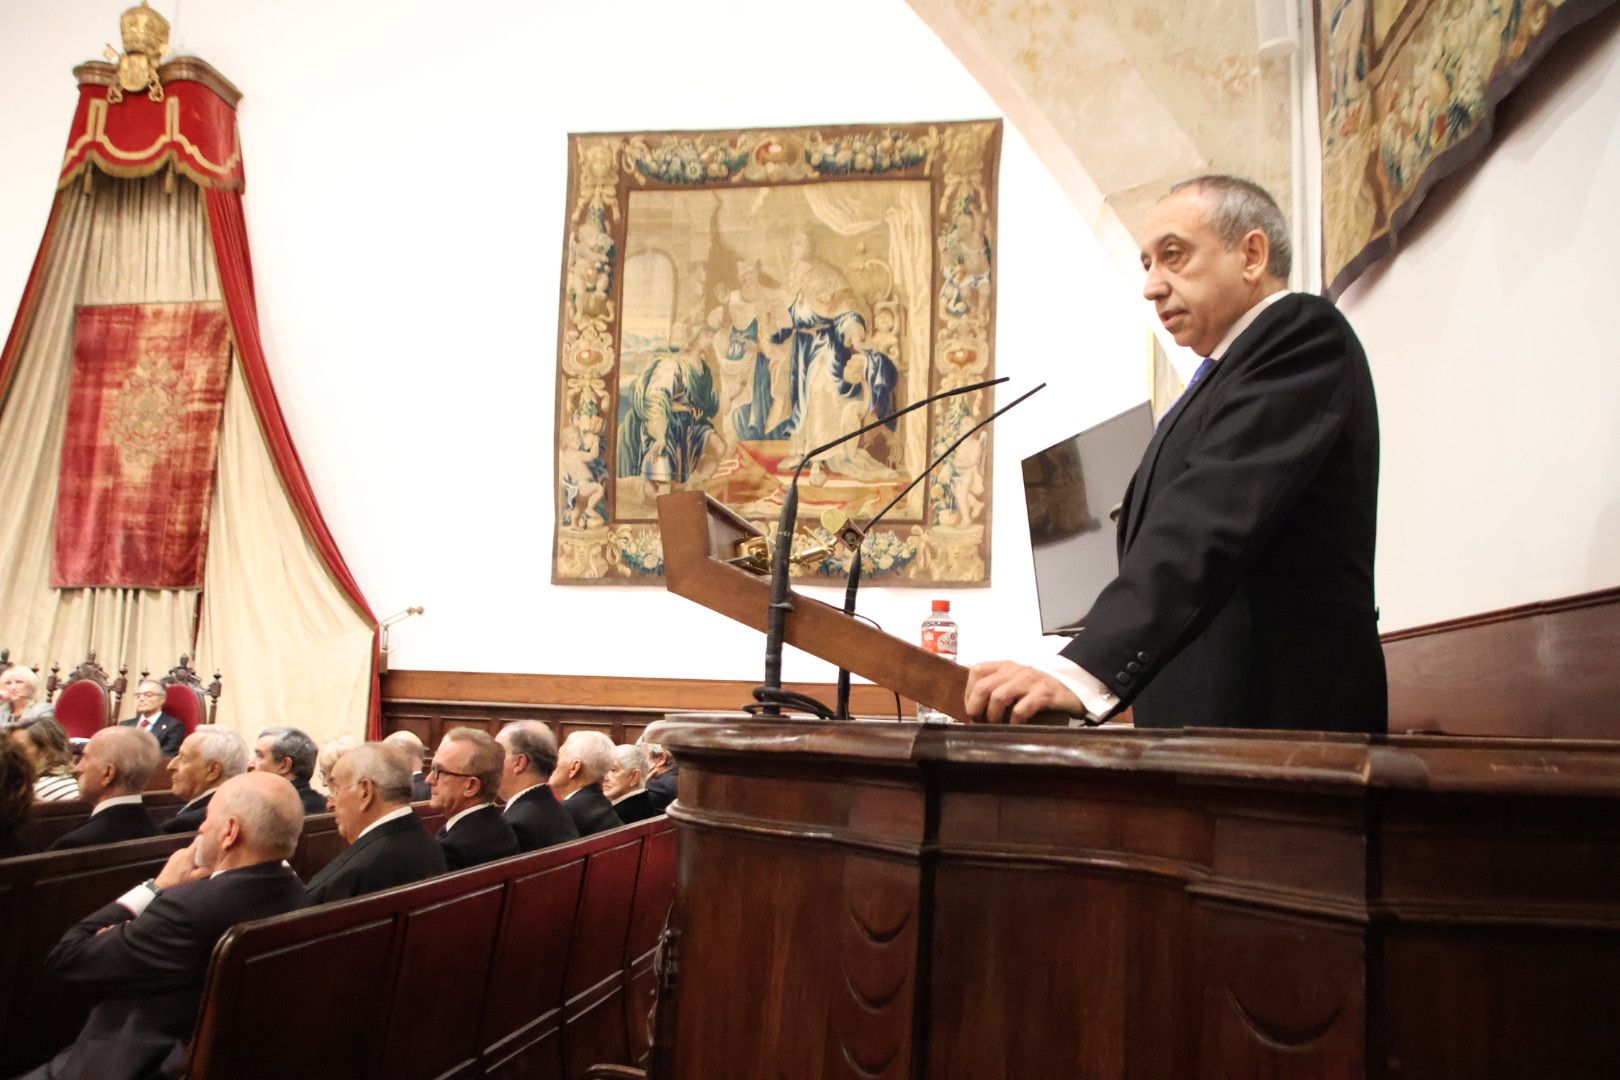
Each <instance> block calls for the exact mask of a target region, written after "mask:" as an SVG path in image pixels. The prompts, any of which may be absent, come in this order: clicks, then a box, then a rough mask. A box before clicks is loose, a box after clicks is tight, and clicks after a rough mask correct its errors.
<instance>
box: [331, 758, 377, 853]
mask: <svg viewBox="0 0 1620 1080" xmlns="http://www.w3.org/2000/svg"><path fill="white" fill-rule="evenodd" d="M367 803H368V801H367V799H366V787H365V785H364V784H361V783H359V782H357V781H356V780H355V778H354V770H353V769H351V768H349V763H348V762H347V761H345V760H343V759H342V758H338V763H337V764H336V765H334V766H332V812H333V813H334V814H336V815H337V828H338V833H339V834H341V835H342V837H343V839H345V840H347V841H348V842H349V843H351V844H352V843H354V840H355V837H357V836H359V835H360V830H361V829H363V828H365V827H366V826H365V822H364V820H363V818H364V816H365V812H366V810H367V809H368V805H367Z"/></svg>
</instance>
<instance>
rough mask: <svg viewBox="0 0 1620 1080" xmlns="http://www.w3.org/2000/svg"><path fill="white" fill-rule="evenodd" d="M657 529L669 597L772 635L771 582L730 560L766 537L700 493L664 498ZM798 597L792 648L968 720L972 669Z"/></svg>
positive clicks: (791, 621) (790, 622)
mask: <svg viewBox="0 0 1620 1080" xmlns="http://www.w3.org/2000/svg"><path fill="white" fill-rule="evenodd" d="M658 527H659V530H660V531H661V532H662V533H663V539H664V579H665V581H666V583H667V585H668V587H669V591H670V592H672V593H675V594H676V595H678V596H684V597H686V598H687V599H688V600H692V601H695V602H696V603H698V604H701V605H703V606H704V607H706V608H709V609H710V610H711V611H718V612H719V613H720V614H722V615H725V616H728V617H729V618H733V619H736V620H737V621H738V622H740V623H744V624H746V625H748V626H752V627H753V628H754V629H755V630H758V631H760V632H761V633H763V632H764V631H765V616H766V609H767V605H768V604H769V602H770V592H771V586H770V581H769V579H767V578H763V577H760V576H759V575H757V574H753V573H750V572H749V571H747V570H744V569H742V568H741V567H739V566H735V565H732V564H731V563H730V562H729V561H728V560H730V559H732V558H733V557H734V556H735V555H736V554H737V545H738V544H739V543H740V542H741V541H743V540H746V539H748V538H749V537H754V536H759V535H761V533H760V531H759V529H758V528H756V527H755V526H754V525H753V524H752V523H750V522H748V521H745V520H744V519H743V518H742V517H740V516H738V515H737V514H736V513H734V512H732V511H731V510H730V509H728V508H726V507H725V506H722V505H721V504H720V503H718V502H715V501H714V500H713V499H711V498H710V497H709V496H707V495H705V494H704V493H703V492H701V491H680V492H676V493H674V494H671V495H663V496H660V497H659V499H658ZM792 597H793V610H792V611H791V612H790V613H789V614H788V617H787V633H786V636H785V639H784V640H786V641H787V643H788V644H789V645H792V646H794V647H796V648H799V649H803V650H804V651H805V652H807V653H810V654H811V655H812V656H818V657H820V658H821V659H823V660H827V661H829V662H831V663H834V664H837V665H838V666H839V667H841V668H846V669H848V670H849V671H851V672H854V673H855V674H856V675H859V676H861V677H862V678H863V679H870V680H872V681H873V682H874V683H877V684H878V685H879V686H882V687H885V688H886V689H889V690H894V691H897V692H898V693H900V694H901V695H903V696H904V697H908V698H911V699H912V700H913V701H919V702H922V703H923V704H924V705H928V706H931V707H933V708H935V709H938V710H939V711H940V712H942V713H945V714H946V715H948V716H953V717H955V718H956V719H958V720H963V719H966V717H965V716H963V711H962V697H963V694H964V693H965V691H966V689H967V669H966V668H963V667H961V666H959V665H957V664H954V663H952V662H951V661H949V660H946V659H945V658H944V657H941V656H935V655H934V654H933V653H929V652H924V651H923V650H922V649H919V648H917V647H916V646H914V645H908V644H907V643H905V642H904V641H901V640H900V639H899V638H894V637H890V636H889V635H888V634H885V633H884V632H883V631H881V630H879V629H877V628H876V627H875V626H873V625H872V624H870V623H866V622H862V621H861V620H860V619H856V618H852V617H851V616H849V615H845V614H844V613H843V612H842V611H841V610H839V609H838V608H835V607H832V606H831V605H829V604H823V603H822V602H821V601H819V600H812V599H810V598H809V597H806V596H801V595H799V594H798V593H793V594H792ZM1061 719H1063V720H1065V721H1066V720H1067V718H1066V717H1064V718H1061Z"/></svg>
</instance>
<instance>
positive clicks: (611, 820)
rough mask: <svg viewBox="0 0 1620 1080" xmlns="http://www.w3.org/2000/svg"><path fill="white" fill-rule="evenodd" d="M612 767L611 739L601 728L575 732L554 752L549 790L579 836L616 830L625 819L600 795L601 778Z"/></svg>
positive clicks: (605, 797)
mask: <svg viewBox="0 0 1620 1080" xmlns="http://www.w3.org/2000/svg"><path fill="white" fill-rule="evenodd" d="M612 767H613V740H612V739H610V738H608V737H607V736H606V735H604V734H602V733H601V732H600V731H576V732H574V733H573V734H572V735H570V736H568V738H566V739H564V740H563V744H562V749H561V750H559V751H557V767H556V768H555V769H552V770H551V793H552V794H553V795H555V796H557V798H558V799H559V800H561V802H562V804H563V809H564V810H567V811H568V816H569V817H572V818H573V819H574V824H575V825H576V826H577V827H578V828H579V835H581V836H590V835H591V834H592V833H599V832H606V831H607V830H608V829H617V828H618V827H619V826H620V825H623V824H624V822H622V821H620V820H619V815H618V814H615V813H614V812H613V804H612V803H610V802H608V801H607V796H605V795H603V794H602V777H604V776H606V775H607V771H608V770H609V769H611V768H612Z"/></svg>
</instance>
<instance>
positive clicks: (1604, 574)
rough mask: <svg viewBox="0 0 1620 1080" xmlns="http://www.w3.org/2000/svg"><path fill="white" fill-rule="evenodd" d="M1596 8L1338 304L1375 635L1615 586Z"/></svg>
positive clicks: (1617, 364) (1609, 221) (1616, 142)
mask: <svg viewBox="0 0 1620 1080" xmlns="http://www.w3.org/2000/svg"><path fill="white" fill-rule="evenodd" d="M1612 16H1613V13H1611V16H1610V17H1605V18H1603V19H1600V20H1597V22H1596V24H1595V26H1596V28H1590V27H1589V28H1582V29H1577V30H1575V31H1574V32H1573V35H1572V36H1573V37H1578V38H1582V39H1585V40H1584V41H1583V42H1582V43H1581V45H1580V46H1579V47H1577V48H1575V49H1574V50H1560V51H1559V52H1558V53H1556V54H1555V56H1554V59H1555V60H1556V61H1559V65H1558V66H1559V68H1560V69H1561V70H1559V71H1558V72H1551V71H1547V70H1544V71H1541V72H1538V73H1537V74H1536V75H1535V76H1533V77H1532V80H1531V82H1529V83H1527V84H1526V85H1525V86H1523V87H1522V88H1521V89H1522V91H1524V95H1525V96H1524V97H1522V98H1520V99H1518V100H1513V101H1510V103H1509V104H1510V107H1509V108H1508V109H1507V110H1506V116H1507V118H1508V121H1509V122H1508V123H1507V124H1506V125H1504V126H1505V127H1506V129H1507V130H1506V131H1505V132H1504V134H1503V136H1502V137H1501V138H1500V140H1499V141H1498V142H1497V143H1496V145H1495V146H1494V147H1493V148H1492V150H1491V152H1490V156H1489V158H1488V159H1486V160H1485V161H1484V163H1483V164H1482V165H1481V166H1480V167H1478V168H1477V169H1474V170H1472V171H1471V173H1470V175H1468V176H1466V177H1465V178H1464V179H1463V182H1462V183H1461V184H1458V183H1456V182H1453V183H1451V184H1448V185H1447V186H1446V187H1445V189H1444V190H1443V191H1441V192H1439V193H1438V195H1439V198H1437V199H1436V200H1435V205H1431V206H1426V207H1425V208H1424V211H1425V212H1424V213H1421V214H1420V217H1422V218H1423V219H1424V224H1423V227H1422V228H1421V229H1420V230H1415V235H1411V236H1408V237H1407V238H1406V239H1405V241H1404V242H1403V244H1402V247H1401V250H1400V252H1399V253H1398V254H1397V256H1396V258H1395V259H1393V260H1386V261H1385V263H1384V264H1383V265H1382V266H1381V267H1380V268H1379V269H1377V270H1375V271H1374V273H1373V274H1371V275H1370V276H1369V277H1368V278H1366V279H1364V280H1363V281H1362V282H1358V283H1357V285H1356V286H1355V287H1354V288H1353V289H1352V290H1351V291H1350V292H1349V293H1348V294H1347V295H1346V296H1345V297H1344V298H1343V300H1342V301H1341V306H1342V307H1343V309H1344V311H1345V312H1346V314H1347V315H1348V316H1349V318H1350V321H1351V322H1352V323H1353V324H1354V325H1355V327H1356V330H1357V332H1358V333H1359V334H1360V335H1361V340H1362V343H1363V344H1364V345H1365V346H1366V348H1367V355H1368V357H1369V358H1370V360H1371V362H1372V366H1373V375H1374V377H1375V379H1376V381H1377V387H1378V403H1379V409H1380V412H1381V421H1382V435H1383V475H1382V484H1381V488H1380V500H1379V519H1380V520H1379V566H1378V591H1379V599H1380V601H1381V603H1382V605H1383V611H1384V619H1383V624H1382V625H1383V628H1384V629H1386V630H1390V629H1397V628H1400V627H1405V626H1411V625H1414V624H1419V623H1425V622H1431V621H1435V620H1439V619H1445V618H1450V617H1453V616H1457V615H1463V614H1468V613H1471V612H1477V611H1485V610H1490V609H1493V608H1499V607H1506V606H1510V605H1513V604H1519V603H1526V602H1530V601H1534V600H1544V599H1549V598H1553V597H1559V596H1567V595H1570V594H1572V593H1578V592H1585V591H1588V590H1592V589H1600V588H1607V587H1611V586H1614V585H1617V584H1620V322H1617V316H1620V297H1617V295H1616V287H1615V266H1616V252H1617V250H1620V197H1617V196H1616V194H1615V193H1616V192H1620V20H1617V19H1616V18H1614V17H1612ZM1549 76H1552V77H1549ZM1431 198H1433V197H1432V196H1431Z"/></svg>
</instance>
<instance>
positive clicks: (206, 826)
mask: <svg viewBox="0 0 1620 1080" xmlns="http://www.w3.org/2000/svg"><path fill="white" fill-rule="evenodd" d="M303 825H304V811H303V807H302V806H301V805H300V804H299V800H298V796H297V795H296V794H295V793H294V792H293V789H292V786H291V785H290V784H288V783H287V781H285V780H283V779H282V778H281V777H279V776H271V775H269V774H268V773H248V774H246V775H244V776H238V777H236V778H235V779H232V780H227V781H225V783H224V784H222V785H221V786H220V788H219V791H218V792H217V793H216V794H215V796H214V797H213V799H211V800H210V801H209V803H208V816H207V817H206V818H205V819H204V821H203V826H202V831H201V832H200V833H199V834H198V835H197V839H196V840H194V841H193V842H192V843H191V845H190V846H189V847H185V848H181V849H180V850H179V851H176V852H175V853H174V855H173V856H172V857H170V859H169V861H168V863H167V864H166V865H165V866H164V867H163V870H162V871H161V872H160V873H159V874H158V876H157V877H156V878H154V879H153V880H151V881H148V882H146V883H145V884H142V885H137V886H135V888H133V889H131V890H130V891H129V892H127V893H125V894H124V895H123V896H121V897H119V898H118V900H117V901H115V902H114V903H111V904H108V905H107V906H106V907H104V908H102V909H101V910H99V911H97V912H95V913H94V914H92V915H90V916H89V917H88V918H85V919H83V920H82V921H80V922H79V923H78V924H76V925H75V926H74V927H73V928H72V929H70V930H68V932H67V933H66V934H64V935H62V940H61V941H59V942H58V943H57V945H56V948H54V949H52V950H51V953H50V955H49V956H48V957H47V958H46V960H45V968H46V975H47V977H48V978H50V979H52V980H54V981H55V982H56V983H57V984H58V985H60V986H63V987H65V988H67V989H68V990H70V991H72V992H73V993H74V994H76V995H79V996H80V997H81V998H82V999H83V1000H85V1001H86V1002H87V1003H90V1004H91V1010H90V1018H89V1020H87V1021H86V1022H85V1025H84V1028H83V1030H82V1031H80V1033H79V1037H78V1039H77V1040H76V1041H75V1042H74V1043H73V1045H72V1046H70V1047H68V1048H67V1049H65V1050H63V1051H62V1052H61V1053H60V1054H58V1055H57V1056H56V1058H55V1059H54V1060H53V1061H51V1062H50V1063H49V1064H47V1065H43V1066H41V1067H40V1068H39V1069H37V1070H35V1071H34V1072H32V1073H29V1074H28V1075H29V1077H30V1078H40V1077H59V1076H61V1077H65V1076H74V1077H78V1076H94V1077H97V1078H99V1080H120V1078H123V1077H144V1076H149V1075H154V1074H156V1072H157V1070H158V1069H159V1068H160V1067H162V1066H163V1064H164V1062H165V1060H169V1061H170V1062H171V1065H175V1064H177V1065H179V1066H181V1067H182V1069H183V1066H184V1064H185V1047H186V1041H187V1040H188V1039H190V1037H191V1028H192V1024H193V1023H194V1022H195V1021H196V1019H197V1003H198V999H199V998H200V997H201V996H202V987H203V979H204V977H205V976H206V975H207V972H208V957H209V955H210V954H211V953H212V952H213V951H214V946H215V945H216V944H217V943H218V942H219V939H220V936H221V935H223V934H224V933H225V931H226V930H228V929H229V928H230V927H232V926H235V925H236V924H237V923H241V922H247V921H249V920H251V919H262V918H266V917H268V916H271V915H279V914H281V913H282V912H285V911H291V910H293V909H295V908H299V907H302V906H303V905H304V903H305V900H304V886H303V884H302V883H301V882H300V881H299V880H298V876H297V875H296V874H294V873H293V872H292V870H290V869H289V868H288V867H287V866H286V865H284V864H283V862H282V860H283V859H285V858H287V857H288V856H289V855H291V854H292V853H293V848H294V847H296V846H297V844H298V834H299V832H300V831H301V830H302V829H303ZM171 1055H173V1057H172V1058H171ZM165 1075H171V1074H169V1073H167V1072H166V1073H165ZM172 1075H179V1074H178V1073H173V1074H172Z"/></svg>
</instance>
